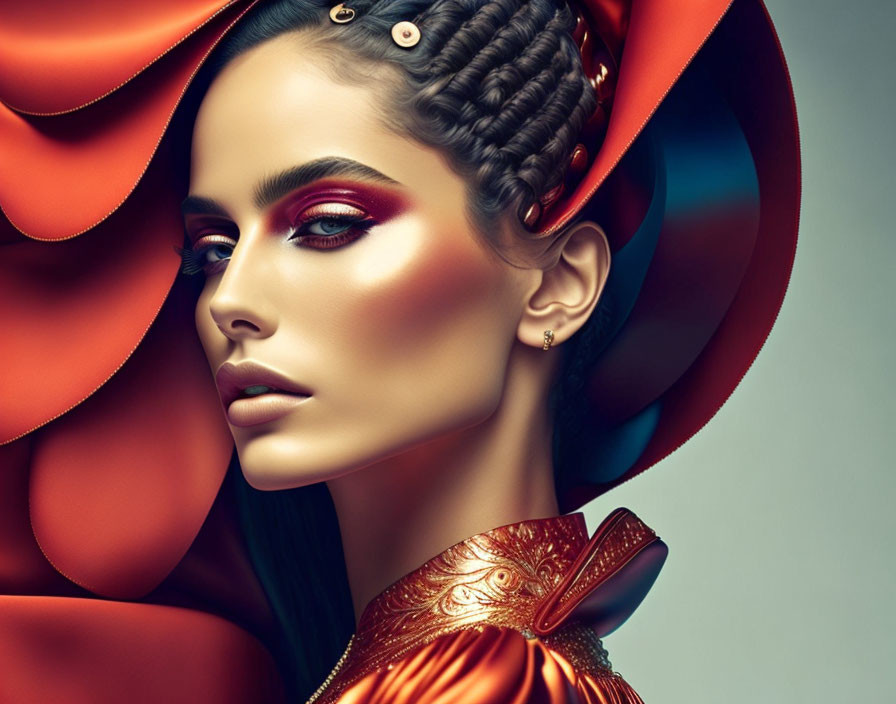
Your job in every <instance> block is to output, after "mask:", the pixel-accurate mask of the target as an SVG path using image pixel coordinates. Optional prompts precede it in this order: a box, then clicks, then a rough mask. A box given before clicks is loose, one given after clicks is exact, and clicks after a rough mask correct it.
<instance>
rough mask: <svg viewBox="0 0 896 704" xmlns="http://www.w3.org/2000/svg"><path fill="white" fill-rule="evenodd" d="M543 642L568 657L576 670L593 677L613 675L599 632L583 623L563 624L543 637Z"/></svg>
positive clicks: (567, 659) (568, 660)
mask: <svg viewBox="0 0 896 704" xmlns="http://www.w3.org/2000/svg"><path fill="white" fill-rule="evenodd" d="M541 642H542V643H544V644H545V645H546V646H548V647H549V648H550V649H551V650H553V651H554V652H556V653H558V654H559V655H561V656H563V657H564V658H566V661H567V662H568V663H569V664H570V665H572V666H573V669H575V671H576V672H579V673H586V674H589V675H591V676H592V677H609V676H612V675H613V666H612V665H611V664H610V657H609V654H608V653H607V651H606V649H605V648H604V644H603V643H602V642H601V640H600V638H598V637H597V634H596V633H595V632H594V631H593V630H592V629H591V628H589V627H588V626H585V625H583V624H581V623H570V624H567V625H564V626H561V627H560V628H558V629H557V630H556V631H554V632H553V633H548V634H547V635H545V636H542V637H541Z"/></svg>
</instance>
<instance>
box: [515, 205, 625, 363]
mask: <svg viewBox="0 0 896 704" xmlns="http://www.w3.org/2000/svg"><path fill="white" fill-rule="evenodd" d="M561 237H564V238H566V242H565V243H564V244H563V245H562V248H561V249H560V257H559V259H558V260H557V263H556V264H555V265H554V266H552V267H551V268H550V269H546V270H544V271H543V272H542V276H541V281H540V282H539V284H538V285H537V287H536V288H535V289H534V290H533V291H532V292H531V293H530V294H529V298H528V301H527V303H526V307H525V309H524V311H523V315H522V318H521V319H520V323H519V327H518V328H517V338H518V339H519V340H520V341H521V342H523V343H524V344H526V345H529V346H531V347H538V348H541V347H542V345H543V344H544V333H545V330H552V331H553V332H554V342H553V344H554V346H556V345H558V344H559V343H561V342H565V341H566V340H568V339H569V338H570V337H572V335H573V334H574V333H575V332H576V331H577V330H578V329H579V328H581V327H582V326H583V325H584V324H585V322H586V321H587V320H588V318H589V316H590V315H591V312H592V311H593V310H594V307H595V306H596V305H597V301H598V299H599V298H600V294H601V292H602V291H603V289H604V284H605V283H606V282H607V276H608V275H609V273H610V245H609V244H608V243H607V236H606V235H605V234H604V231H603V230H602V229H601V228H600V226H598V225H597V224H595V223H593V222H590V221H585V222H580V223H576V224H575V225H573V226H572V227H571V228H570V229H569V230H568V231H567V233H566V234H564V235H561Z"/></svg>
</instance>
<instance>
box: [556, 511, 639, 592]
mask: <svg viewBox="0 0 896 704" xmlns="http://www.w3.org/2000/svg"><path fill="white" fill-rule="evenodd" d="M655 539H656V533H654V532H653V531H652V530H651V529H650V528H648V527H647V526H646V525H644V524H643V523H642V522H641V521H640V520H639V519H638V517H637V516H635V515H634V514H632V513H626V514H625V515H624V516H623V517H622V519H621V520H620V521H619V522H618V523H617V524H616V525H614V526H613V528H612V530H611V531H610V532H609V533H608V534H607V536H606V537H605V538H604V539H603V540H602V541H601V542H600V545H599V546H598V548H597V549H595V550H593V551H592V553H591V555H590V557H589V559H588V561H587V562H586V563H585V564H584V565H583V566H582V568H581V570H580V571H579V576H578V577H577V578H576V579H575V581H574V582H573V583H572V584H571V585H570V587H569V588H568V589H567V590H566V592H565V593H564V594H563V595H562V596H561V597H560V601H559V604H561V605H562V604H566V603H567V602H568V601H569V600H570V599H577V598H578V597H579V596H581V595H582V594H585V593H587V592H590V591H591V590H592V589H594V587H595V586H596V585H597V584H599V583H600V582H601V581H602V580H604V579H606V578H607V577H608V576H609V575H610V574H611V573H612V572H614V571H615V570H617V569H619V568H620V567H621V566H622V565H624V564H625V563H626V562H628V560H629V559H631V557H632V556H633V555H635V553H637V552H638V551H639V550H641V548H643V547H644V546H645V545H646V544H647V543H649V542H651V541H653V540H655Z"/></svg>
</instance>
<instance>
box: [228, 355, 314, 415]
mask: <svg viewBox="0 0 896 704" xmlns="http://www.w3.org/2000/svg"><path fill="white" fill-rule="evenodd" d="M215 383H216V384H217V385H218V392H219V393H220V395H221V402H222V403H223V405H224V408H225V409H227V418H228V420H229V421H230V422H231V424H232V425H236V426H240V427H245V426H249V425H257V424H259V423H266V422H268V421H271V420H275V419H276V418H279V417H280V416H282V415H285V414H286V413H289V411H291V410H292V409H293V408H295V407H296V406H297V405H298V404H300V403H302V402H303V401H306V400H307V399H308V398H310V396H311V392H310V391H309V390H308V389H307V388H305V387H303V386H300V385H298V384H296V383H295V382H294V381H292V380H291V379H289V378H287V377H285V376H283V375H282V374H280V373H279V372H275V371H274V370H273V369H269V368H268V367H265V366H263V365H261V364H258V363H257V362H240V363H239V364H232V363H230V362H225V363H224V364H222V365H221V366H220V368H219V369H218V372H217V373H216V374H215ZM247 391H248V393H247Z"/></svg>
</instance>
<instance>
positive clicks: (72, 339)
mask: <svg viewBox="0 0 896 704" xmlns="http://www.w3.org/2000/svg"><path fill="white" fill-rule="evenodd" d="M165 173H166V165H165V164H164V163H159V164H158V167H153V170H152V173H151V174H150V175H148V176H147V182H146V184H145V190H144V189H143V188H141V192H140V193H139V194H136V195H135V197H133V198H130V199H129V200H128V201H127V203H126V205H125V206H124V207H123V208H122V209H121V210H120V211H119V212H118V213H116V214H115V215H114V216H113V217H111V218H109V220H107V221H106V222H104V223H103V224H102V225H100V226H99V227H97V228H96V229H95V230H93V231H91V232H90V233H88V234H87V235H85V236H83V237H78V238H76V239H72V240H68V241H66V242H59V243H46V242H34V241H32V240H27V239H24V238H21V237H20V238H18V240H17V241H16V242H13V243H10V244H4V245H0V328H2V329H3V330H5V331H7V332H6V334H5V335H4V340H3V344H2V345H0V368H2V369H3V374H2V375H0V399H2V403H0V442H6V441H9V440H11V439H13V438H16V437H19V436H21V435H23V434H24V433H27V432H29V431H31V430H33V429H34V428H36V427H38V426H40V425H42V424H44V423H46V422H47V421H49V420H51V419H53V418H55V417H57V416H59V415H60V414H62V413H65V412H66V411H67V410H68V409H70V408H72V407H73V406H75V405H76V404H78V403H80V402H81V401H83V400H84V399H85V398H86V397H87V396H89V395H90V394H92V393H93V392H94V391H95V390H96V389H97V388H98V387H99V386H100V385H101V384H103V383H104V382H105V381H106V380H107V379H108V378H109V377H110V376H111V375H112V374H113V373H114V371H115V370H116V369H117V368H118V367H119V366H120V365H121V364H122V363H123V362H124V360H125V359H127V357H128V355H130V354H131V352H132V351H133V350H134V348H135V347H136V346H137V344H138V343H139V341H140V339H141V338H142V337H143V335H144V334H145V333H146V330H147V329H148V328H149V326H150V324H151V323H152V320H153V318H155V316H156V314H157V313H158V311H159V309H160V308H161V306H162V302H163V301H164V300H165V296H166V295H167V293H168V290H169V288H170V286H171V283H172V281H173V280H174V278H175V276H176V274H177V270H178V266H179V263H180V260H179V258H178V256H177V254H176V252H175V251H174V247H175V246H179V245H181V244H183V223H182V222H181V221H180V216H179V214H178V209H177V205H176V198H175V195H174V191H173V189H172V188H171V187H170V186H167V185H165V186H164V188H163V184H164V183H165V181H164V180H163V179H165ZM168 180H170V177H169V178H168ZM150 193H151V194H152V198H151V199H150V197H149V194H150ZM43 210H51V208H43Z"/></svg>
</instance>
